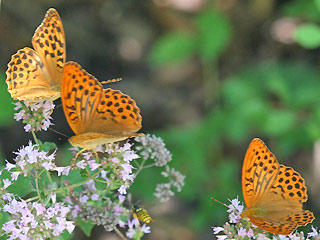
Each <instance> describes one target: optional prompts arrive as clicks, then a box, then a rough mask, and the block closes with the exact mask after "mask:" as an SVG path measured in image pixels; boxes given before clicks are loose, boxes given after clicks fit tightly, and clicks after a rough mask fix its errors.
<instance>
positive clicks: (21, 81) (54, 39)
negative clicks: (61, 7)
mask: <svg viewBox="0 0 320 240" xmlns="http://www.w3.org/2000/svg"><path fill="white" fill-rule="evenodd" d="M32 45H33V48H34V49H31V48H29V47H25V48H23V49H20V50H19V51H18V52H17V53H16V54H14V55H13V56H12V58H11V61H10V62H9V63H8V69H7V71H6V74H7V80H6V83H7V85H8V91H9V93H10V94H11V96H12V98H13V99H18V100H23V101H28V102H39V101H43V100H51V101H53V100H55V99H57V98H59V97H60V95H61V93H60V85H61V77H62V71H63V67H64V64H65V59H66V50H65V47H66V41H65V35H64V30H63V25H62V22H61V19H60V16H59V14H58V12H57V11H56V10H55V9H53V8H50V9H49V10H48V11H47V14H46V15H45V17H44V20H43V21H42V23H41V25H40V26H39V27H38V28H37V29H36V31H35V33H34V35H33V37H32Z"/></svg>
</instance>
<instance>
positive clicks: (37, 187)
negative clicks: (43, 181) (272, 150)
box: [35, 171, 41, 199]
mask: <svg viewBox="0 0 320 240" xmlns="http://www.w3.org/2000/svg"><path fill="white" fill-rule="evenodd" d="M35 182H36V190H37V194H38V197H39V199H41V197H40V191H39V184H38V172H37V171H36V176H35Z"/></svg>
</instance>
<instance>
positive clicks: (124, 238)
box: [113, 227, 128, 240]
mask: <svg viewBox="0 0 320 240" xmlns="http://www.w3.org/2000/svg"><path fill="white" fill-rule="evenodd" d="M113 229H114V231H115V232H116V233H117V234H118V236H119V237H120V238H121V239H123V240H128V238H126V237H125V236H124V235H123V234H122V233H121V232H120V230H119V229H118V228H117V227H114V228H113Z"/></svg>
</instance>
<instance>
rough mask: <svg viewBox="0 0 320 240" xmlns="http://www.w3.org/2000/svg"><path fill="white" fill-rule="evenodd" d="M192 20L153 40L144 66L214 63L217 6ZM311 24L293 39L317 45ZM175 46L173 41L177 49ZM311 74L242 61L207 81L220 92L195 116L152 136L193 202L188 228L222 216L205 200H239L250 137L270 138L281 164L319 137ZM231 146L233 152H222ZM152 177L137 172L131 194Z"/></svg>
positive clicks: (225, 36) (221, 31)
mask: <svg viewBox="0 0 320 240" xmlns="http://www.w3.org/2000/svg"><path fill="white" fill-rule="evenodd" d="M317 6H318V7H319V6H320V1H308V2H306V1H300V0H297V1H290V2H289V3H288V4H286V6H285V8H284V13H285V14H286V15H289V16H300V15H303V16H304V15H305V16H306V18H307V19H309V20H314V19H320V14H319V13H320V11H319V8H317ZM194 22H195V31H194V33H184V34H181V33H179V34H178V33H177V32H174V33H169V34H167V35H164V36H163V37H160V38H159V40H158V41H157V42H156V44H155V46H154V48H153V49H152V51H151V54H150V58H151V60H152V61H151V63H152V64H154V65H155V66H159V65H160V66H161V65H166V64H171V63H174V62H178V61H180V62H183V61H187V60H189V59H190V57H191V56H193V55H195V54H198V55H199V56H200V58H201V59H202V60H203V61H204V62H206V65H205V66H206V67H209V68H210V67H211V68H213V69H214V62H215V60H216V59H218V58H219V57H220V56H221V55H222V54H223V52H224V50H225V49H226V47H227V46H228V44H229V42H230V40H231V36H232V27H231V26H230V23H229V21H228V19H227V18H226V16H225V15H224V14H223V13H221V12H220V13H219V12H217V10H212V11H210V10H208V11H205V12H202V13H200V14H198V15H197V16H195V21H194ZM318 28H319V27H318V25H315V24H306V25H302V26H301V27H300V28H299V29H298V30H297V32H296V35H295V39H296V41H297V42H298V43H300V44H301V45H302V46H304V47H306V48H313V47H316V46H319V45H320V30H319V29H318ZM172 36H175V38H174V37H172ZM178 36H179V37H178ZM183 36H186V38H185V39H184V40H182V39H179V41H180V43H179V41H178V40H177V38H180V37H181V38H183ZM183 42H184V43H183ZM192 42H194V43H192ZM182 43H183V44H182ZM175 45H180V46H179V47H178V46H177V49H178V51H177V52H175V51H174V49H175V48H176V47H175ZM181 49H183V51H182V50H181ZM182 53H183V54H182ZM209 72H210V69H209ZM211 72H212V69H211ZM204 77H206V76H204ZM207 77H209V78H210V76H207ZM319 79H320V75H319V72H318V71H316V70H314V68H313V67H312V66H309V65H307V64H304V63H301V62H289V61H287V62H285V61H271V60H270V61H263V62H261V63H258V64H254V65H251V66H246V67H245V69H244V70H243V71H241V72H239V73H236V74H235V75H233V76H231V77H229V78H228V79H226V80H225V81H224V82H222V84H221V83H220V84H221V85H220V84H219V85H220V86H218V85H217V86H215V87H216V88H219V87H220V89H215V91H212V94H219V97H218V98H215V102H214V103H213V104H211V109H209V111H208V112H207V114H206V116H205V118H204V119H203V120H201V121H199V122H196V123H192V124H190V126H186V127H183V128H179V127H174V128H171V129H168V130H164V131H161V132H158V133H156V134H157V135H159V136H161V137H162V138H163V139H164V142H165V143H166V144H167V147H168V149H169V150H170V151H171V152H172V154H173V159H174V161H173V162H172V164H173V165H174V166H175V167H176V168H177V169H179V171H181V172H182V173H184V174H186V179H185V188H183V190H182V192H181V194H180V195H179V196H180V197H181V198H183V199H184V202H187V203H188V204H189V205H192V206H195V207H194V208H193V209H192V216H191V218H190V219H191V222H190V226H192V227H194V228H196V229H197V230H199V231H203V229H205V228H207V227H208V226H212V225H219V224H222V223H223V222H224V221H225V220H226V217H227V214H226V209H225V207H223V206H220V205H219V204H217V203H214V202H212V200H210V197H212V196H213V197H214V198H216V199H219V200H221V201H224V202H227V199H232V198H235V197H236V196H237V195H239V196H240V198H242V194H241V163H242V160H243V157H244V155H245V151H246V148H247V146H248V144H249V142H250V141H251V140H252V139H253V138H254V137H261V138H262V139H264V140H268V139H270V138H271V139H272V141H273V143H275V144H274V147H273V148H272V150H273V151H274V152H275V153H276V155H277V156H278V158H279V159H280V161H281V162H282V163H285V159H286V157H288V156H290V155H292V154H294V153H296V152H297V151H299V150H301V149H307V148H310V146H312V143H313V142H314V141H315V140H317V139H319V138H320V97H319V92H320V81H319ZM208 80H210V81H212V80H214V79H204V80H203V83H204V84H205V83H206V81H208ZM239 146H241V150H239V152H228V150H226V149H229V148H237V147H239ZM155 175H156V172H152V170H150V173H149V175H148V174H146V175H144V176H139V177H141V179H140V182H139V181H138V184H136V186H135V188H134V190H135V191H138V192H139V190H138V189H139V188H140V189H142V188H141V187H139V186H142V184H143V186H144V187H143V189H144V190H143V191H140V192H139V194H140V195H143V194H144V193H148V194H150V193H151V191H152V189H154V188H155V185H156V183H157V181H159V179H158V178H155V177H154V176H155ZM140 184H141V185H140ZM146 189H148V190H146ZM145 196H147V195H145ZM149 196H150V195H149Z"/></svg>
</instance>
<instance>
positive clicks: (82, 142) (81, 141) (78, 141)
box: [69, 132, 143, 150]
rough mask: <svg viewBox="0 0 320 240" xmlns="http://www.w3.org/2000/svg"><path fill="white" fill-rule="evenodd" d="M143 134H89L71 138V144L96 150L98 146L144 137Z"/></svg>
mask: <svg viewBox="0 0 320 240" xmlns="http://www.w3.org/2000/svg"><path fill="white" fill-rule="evenodd" d="M142 135H143V134H142V133H136V134H127V135H122V136H121V135H110V134H103V133H95V132H87V133H82V134H79V135H75V136H72V137H71V138H69V142H70V143H71V144H72V145H73V146H77V147H80V148H83V149H86V150H94V149H95V148H96V147H97V145H100V144H106V143H113V142H119V141H122V140H125V139H127V138H129V137H138V136H142Z"/></svg>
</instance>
